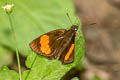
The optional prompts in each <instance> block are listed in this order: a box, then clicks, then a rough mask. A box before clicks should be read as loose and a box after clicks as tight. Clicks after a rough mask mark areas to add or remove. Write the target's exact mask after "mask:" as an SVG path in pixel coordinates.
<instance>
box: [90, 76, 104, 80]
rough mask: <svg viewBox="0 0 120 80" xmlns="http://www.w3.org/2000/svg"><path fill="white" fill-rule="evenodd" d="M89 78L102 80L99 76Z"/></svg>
mask: <svg viewBox="0 0 120 80" xmlns="http://www.w3.org/2000/svg"><path fill="white" fill-rule="evenodd" d="M90 80H102V79H101V78H99V77H93V78H92V79H90Z"/></svg>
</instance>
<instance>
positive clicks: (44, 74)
mask: <svg viewBox="0 0 120 80" xmlns="http://www.w3.org/2000/svg"><path fill="white" fill-rule="evenodd" d="M5 2H6V1H3V0H2V1H1V4H2V5H3V3H5ZM11 2H13V0H12V1H11ZM13 3H15V8H14V11H13V13H12V20H13V25H14V28H15V33H16V39H17V43H18V48H19V51H20V53H22V54H23V55H28V54H29V56H28V57H27V60H26V66H27V67H28V68H30V70H27V71H24V73H23V75H22V78H23V80H24V79H25V78H26V76H27V80H60V79H61V77H62V76H63V75H64V74H65V73H66V72H67V71H69V70H70V69H71V68H72V67H74V66H76V64H77V63H78V62H79V61H81V60H82V57H83V55H84V38H83V35H82V32H81V26H79V30H78V32H77V33H78V37H76V40H75V60H74V62H73V63H71V64H67V65H63V64H61V62H60V61H59V60H57V59H56V60H48V59H46V58H45V57H43V56H41V55H37V54H36V53H34V52H32V51H31V49H30V48H29V43H30V42H31V41H32V40H33V39H35V38H36V37H38V36H40V35H42V34H44V33H46V32H48V31H51V30H55V29H60V28H64V29H69V28H70V26H71V23H70V21H69V19H68V17H67V16H66V13H69V15H70V18H71V20H72V22H73V23H75V21H76V19H77V17H76V15H75V11H74V5H73V2H72V0H35V1H34V0H29V1H28V0H17V1H15V2H13ZM0 12H1V15H0V17H1V18H0V22H1V24H0V26H1V27H0V44H2V45H6V46H9V47H12V49H14V50H15V48H16V45H13V43H14V41H13V39H12V38H11V37H12V33H11V31H10V25H9V21H8V17H7V15H6V14H5V12H4V11H3V10H1V9H0ZM79 23H80V22H79ZM79 40H80V43H79ZM32 65H33V66H32Z"/></svg>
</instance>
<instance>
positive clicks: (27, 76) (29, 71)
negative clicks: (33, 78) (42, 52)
mask: <svg viewBox="0 0 120 80" xmlns="http://www.w3.org/2000/svg"><path fill="white" fill-rule="evenodd" d="M36 59H37V54H36V55H35V58H34V60H33V62H32V64H31V66H30V69H31V68H32V67H33V65H34V63H35V61H36ZM30 72H31V70H29V72H28V73H27V76H26V77H25V80H27V78H28V76H29V74H30Z"/></svg>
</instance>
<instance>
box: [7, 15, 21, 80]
mask: <svg viewBox="0 0 120 80" xmlns="http://www.w3.org/2000/svg"><path fill="white" fill-rule="evenodd" d="M8 17H9V21H10V26H11V30H12V33H13V38H14V40H15V44H14V45H16V46H17V41H16V37H15V30H14V28H13V23H12V19H11V16H10V14H8ZM17 47H18V46H17ZM17 47H16V57H17V64H18V70H19V77H20V80H22V76H21V66H20V57H19V52H18V48H17Z"/></svg>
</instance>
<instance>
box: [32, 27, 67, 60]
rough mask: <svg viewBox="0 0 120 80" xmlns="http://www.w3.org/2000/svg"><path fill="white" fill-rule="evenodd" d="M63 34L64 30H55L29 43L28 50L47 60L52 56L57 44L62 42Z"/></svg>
mask: <svg viewBox="0 0 120 80" xmlns="http://www.w3.org/2000/svg"><path fill="white" fill-rule="evenodd" d="M65 32H66V30H65V29H57V30H54V31H51V32H48V33H46V34H43V35H42V36H40V37H38V38H36V39H35V40H33V41H32V42H31V43H30V48H31V49H32V50H33V51H34V52H36V53H38V54H41V55H43V56H46V57H47V58H49V56H52V55H53V54H52V52H54V50H55V49H56V48H57V46H58V45H59V44H58V43H59V42H60V41H61V40H62V38H61V36H62V35H64V33H65Z"/></svg>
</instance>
